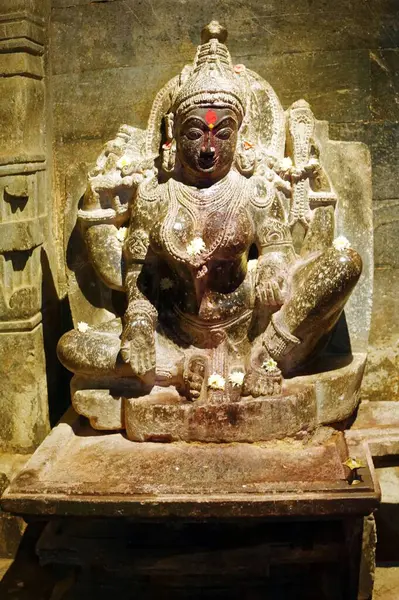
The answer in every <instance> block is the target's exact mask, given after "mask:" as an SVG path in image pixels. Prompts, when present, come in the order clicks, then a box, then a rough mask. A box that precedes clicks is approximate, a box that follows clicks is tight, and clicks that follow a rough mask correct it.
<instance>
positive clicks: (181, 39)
mask: <svg viewBox="0 0 399 600" xmlns="http://www.w3.org/2000/svg"><path fill="white" fill-rule="evenodd" d="M295 9H296V10H294V9H293V5H292V2H287V1H285V2H282V3H281V2H276V0H273V1H272V2H268V3H267V4H266V5H262V4H259V2H257V1H256V0H251V1H250V2H245V3H244V2H240V3H239V13H237V4H233V3H231V2H223V4H222V6H220V7H216V10H215V5H214V3H213V2H212V1H211V0H205V1H204V2H201V3H197V2H195V1H194V0H188V1H183V2H179V4H178V7H176V4H175V3H174V2H173V1H171V0H168V1H167V2H162V4H161V5H160V4H159V3H157V2H155V3H154V2H153V3H151V4H150V3H149V2H140V3H133V2H132V0H127V1H125V2H121V1H117V2H115V1H114V2H97V3H93V2H90V1H89V0H81V1H79V2H78V1H76V0H74V1H71V2H69V0H68V2H66V1H65V0H60V1H59V2H56V3H55V4H54V2H53V14H52V17H53V35H54V39H55V48H54V56H55V63H54V69H55V71H54V72H57V73H60V72H67V71H69V72H72V71H75V70H83V69H98V65H99V64H100V65H101V67H102V68H107V67H114V66H116V67H121V66H127V65H135V64H137V63H138V62H139V61H140V62H141V63H142V64H151V61H152V60H154V61H155V62H166V61H168V60H170V57H175V56H181V60H189V59H190V58H191V56H192V53H193V50H194V49H195V46H196V45H197V39H198V38H197V24H198V23H207V22H209V21H210V20H211V19H212V18H213V19H215V18H216V19H219V20H223V23H224V24H225V25H226V27H227V28H228V30H229V31H231V32H232V35H231V42H230V45H231V50H232V54H233V55H234V56H240V57H241V58H243V57H244V56H247V55H249V54H251V55H254V54H255V55H257V56H262V55H265V54H283V53H294V52H296V53H300V52H315V51H325V50H341V49H342V48H343V47H344V48H348V49H358V48H370V47H386V46H388V47H391V46H392V41H393V38H394V39H395V37H394V36H395V35H396V40H397V31H396V30H395V27H392V19H393V18H394V17H395V13H396V12H397V11H396V10H395V6H394V4H393V2H392V0H390V1H389V2H379V3H378V5H373V7H371V6H369V5H367V4H362V5H359V3H358V2H354V1H351V2H345V1H344V0H340V1H339V2H336V3H335V4H334V10H331V6H329V5H328V4H327V3H325V2H318V3H317V4H311V5H310V4H309V2H307V1H306V0H296V2H295ZM176 11H177V12H178V18H176ZM309 22H311V23H312V26H311V27H309ZM93 29H94V30H95V31H96V32H97V36H96V39H97V40H99V41H100V40H104V41H106V49H105V48H104V46H105V44H101V43H99V44H96V43H95V39H94V37H93V36H92V31H93ZM71 31H79V35H78V36H76V37H75V44H74V45H73V47H71V48H70V52H69V56H70V58H71V60H70V61H68V58H67V56H66V54H65V52H63V48H65V47H66V46H68V45H69V40H70V35H71ZM149 32H151V34H149ZM233 37H234V39H233ZM118 42H119V43H118ZM120 42H122V43H120ZM176 43H177V44H178V52H176ZM104 50H105V51H104ZM242 62H243V61H242Z"/></svg>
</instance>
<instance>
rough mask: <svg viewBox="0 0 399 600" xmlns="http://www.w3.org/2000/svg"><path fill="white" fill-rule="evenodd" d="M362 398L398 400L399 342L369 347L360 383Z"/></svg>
mask: <svg viewBox="0 0 399 600" xmlns="http://www.w3.org/2000/svg"><path fill="white" fill-rule="evenodd" d="M361 393H362V398H363V399H364V400H378V401H389V400H391V401H392V400H398V394H399V344H398V342H397V341H396V342H395V341H393V342H392V346H387V347H382V348H381V347H380V348H374V347H371V348H370V352H369V358H368V362H367V367H366V371H365V375H364V381H363V385H362V392H361Z"/></svg>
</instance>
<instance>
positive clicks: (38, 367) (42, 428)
mask: <svg viewBox="0 0 399 600" xmlns="http://www.w3.org/2000/svg"><path fill="white" fill-rule="evenodd" d="M44 365H45V357H44V349H43V336H42V326H41V325H38V326H37V327H36V328H35V329H33V330H32V331H25V332H22V331H21V332H17V333H12V332H10V333H6V332H2V333H0V396H1V399H2V410H1V413H0V430H1V438H0V449H1V450H5V451H7V452H11V451H15V452H19V453H28V452H32V451H33V450H34V448H35V447H36V446H37V445H38V444H40V442H41V441H42V440H43V439H44V437H45V436H46V434H47V433H48V431H49V425H48V405H47V385H46V372H45V369H44Z"/></svg>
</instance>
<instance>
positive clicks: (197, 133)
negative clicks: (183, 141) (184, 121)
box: [186, 129, 202, 140]
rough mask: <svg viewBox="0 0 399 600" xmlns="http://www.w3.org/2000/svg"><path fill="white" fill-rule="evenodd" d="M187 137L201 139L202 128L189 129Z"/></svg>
mask: <svg viewBox="0 0 399 600" xmlns="http://www.w3.org/2000/svg"><path fill="white" fill-rule="evenodd" d="M186 138H188V139H189V140H199V139H200V138H202V131H201V129H189V130H188V131H187V132H186Z"/></svg>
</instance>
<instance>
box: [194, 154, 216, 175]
mask: <svg viewBox="0 0 399 600" xmlns="http://www.w3.org/2000/svg"><path fill="white" fill-rule="evenodd" d="M217 164H218V156H216V155H215V153H214V152H201V154H200V156H199V159H198V166H199V168H200V169H201V171H209V172H210V171H213V170H214V169H215V168H216V165H217Z"/></svg>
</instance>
